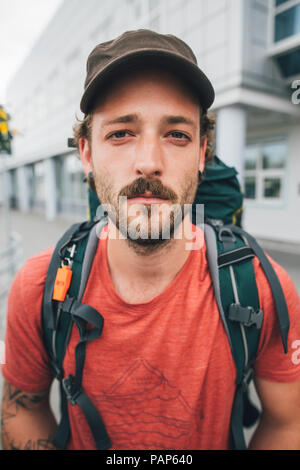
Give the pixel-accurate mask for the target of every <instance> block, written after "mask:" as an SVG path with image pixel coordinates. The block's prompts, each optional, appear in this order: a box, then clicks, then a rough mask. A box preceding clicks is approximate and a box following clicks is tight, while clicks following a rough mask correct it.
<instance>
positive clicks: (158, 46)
mask: <svg viewBox="0 0 300 470" xmlns="http://www.w3.org/2000/svg"><path fill="white" fill-rule="evenodd" d="M143 64H145V65H150V64H151V65H155V66H157V67H159V68H162V69H166V68H167V69H168V70H170V71H171V72H174V73H175V74H176V76H179V77H181V78H182V79H183V80H184V81H186V82H187V84H188V85H189V86H191V87H192V88H193V89H194V90H195V91H196V93H197V94H198V96H199V101H200V104H201V106H202V108H203V109H205V110H207V109H208V108H209V107H210V106H211V105H212V103H213V101H214V97H215V93H214V89H213V86H212V84H211V82H210V81H209V79H208V78H207V76H206V75H205V74H204V72H203V71H202V70H201V69H200V68H199V67H198V65H197V59H196V57H195V55H194V53H193V51H192V49H191V48H190V47H189V46H188V45H187V44H186V43H185V42H184V41H182V40H181V39H179V38H177V37H176V36H173V35H171V34H159V33H156V32H154V31H151V30H148V29H139V30H135V31H127V32H125V33H123V34H122V35H121V36H119V37H117V38H116V39H114V40H112V41H108V42H104V43H102V44H98V45H97V46H96V47H95V48H94V49H93V51H92V52H91V53H90V55H89V57H88V61H87V75H86V80H85V84H84V93H83V96H82V98H81V102H80V109H81V111H82V112H83V113H84V114H88V113H89V112H90V111H91V110H92V108H93V104H94V102H95V97H96V95H98V94H99V93H100V91H101V89H103V87H104V86H107V85H108V86H109V83H111V81H112V80H113V79H114V77H116V76H117V77H120V75H121V74H122V72H123V73H124V72H126V71H128V70H133V71H134V68H135V67H137V66H142V65H143Z"/></svg>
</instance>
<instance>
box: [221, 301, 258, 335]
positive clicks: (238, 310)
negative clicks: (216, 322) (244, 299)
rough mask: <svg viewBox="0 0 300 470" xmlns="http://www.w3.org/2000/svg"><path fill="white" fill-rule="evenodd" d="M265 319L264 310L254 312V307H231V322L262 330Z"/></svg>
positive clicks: (235, 305)
mask: <svg viewBox="0 0 300 470" xmlns="http://www.w3.org/2000/svg"><path fill="white" fill-rule="evenodd" d="M263 318H264V312H263V310H254V308H253V307H242V306H241V305H239V304H231V305H230V306H229V320H232V321H239V322H241V323H243V325H245V326H253V325H255V327H256V328H257V329H258V330H260V329H261V326H262V322H263Z"/></svg>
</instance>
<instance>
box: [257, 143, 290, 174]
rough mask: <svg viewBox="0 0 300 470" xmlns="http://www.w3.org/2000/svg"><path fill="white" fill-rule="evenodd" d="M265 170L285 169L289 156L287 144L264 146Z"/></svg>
mask: <svg viewBox="0 0 300 470" xmlns="http://www.w3.org/2000/svg"><path fill="white" fill-rule="evenodd" d="M262 150H263V169H264V170H269V169H271V168H272V169H274V168H284V167H285V162H286V156H287V143H286V142H274V143H272V144H267V145H264V146H263V149H262Z"/></svg>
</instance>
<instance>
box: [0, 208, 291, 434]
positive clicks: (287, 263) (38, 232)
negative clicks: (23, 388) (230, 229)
mask: <svg viewBox="0 0 300 470" xmlns="http://www.w3.org/2000/svg"><path fill="white" fill-rule="evenodd" d="M80 220H82V218H81V217H79V218H77V219H76V218H58V219H57V220H56V221H55V222H49V221H46V220H45V219H44V217H43V216H41V215H39V214H26V215H25V214H21V213H19V212H16V211H13V212H12V214H11V228H12V230H13V231H16V232H18V233H19V234H21V236H22V246H23V262H24V261H25V260H26V259H28V258H29V257H30V256H32V255H34V254H35V253H37V252H38V251H40V250H42V249H44V248H47V247H49V246H51V245H53V244H55V242H56V241H57V240H58V238H59V237H60V235H61V234H62V233H63V232H64V231H65V230H66V229H67V228H68V227H69V226H70V225H71V224H72V223H74V222H75V221H76V222H77V221H80ZM4 240H5V234H4V227H3V213H2V212H1V208H0V250H1V247H3V243H4ZM268 253H269V254H270V255H271V256H272V257H273V259H274V260H276V261H277V262H278V263H279V264H281V265H282V266H283V267H284V268H285V269H286V271H287V272H288V273H289V274H290V276H291V278H292V279H293V280H294V282H295V285H296V287H297V289H298V292H299V293H300V256H299V255H298V256H295V255H292V254H289V253H284V252H279V251H275V250H268ZM0 266H1V260H0ZM0 315H1V317H3V316H4V312H3V310H0ZM1 325H2V328H1ZM4 325H5V322H4V321H3V318H2V321H1V318H0V340H3V339H4V328H5V327H4ZM1 386H2V380H1V377H0V395H1ZM57 396H58V394H57V384H54V386H53V390H52V394H51V403H52V407H53V410H54V413H55V414H56V415H57V414H58V400H57ZM252 396H253V399H254V401H255V402H256V403H258V400H257V397H256V394H255V392H254V390H253V389H252ZM252 432H253V429H252V430H250V431H247V433H246V435H247V440H249V438H250V437H251V435H252Z"/></svg>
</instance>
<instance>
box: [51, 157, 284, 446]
mask: <svg viewBox="0 0 300 470" xmlns="http://www.w3.org/2000/svg"><path fill="white" fill-rule="evenodd" d="M236 175H237V172H236V170H235V169H234V168H229V167H228V166H226V165H225V164H224V163H223V162H222V161H221V160H220V159H219V158H218V157H214V160H213V162H211V163H209V164H207V165H206V168H205V178H204V181H203V182H202V183H201V184H200V185H199V187H198V190H197V194H196V197H195V201H194V204H193V208H192V209H193V210H192V220H193V221H196V220H197V217H196V215H197V205H196V204H199V203H201V204H203V203H204V204H205V208H204V222H205V224H204V234H205V241H206V250H207V260H208V266H209V269H210V274H211V278H212V283H213V289H214V294H215V298H216V302H217V305H218V309H219V313H220V317H221V320H222V323H223V326H224V329H225V332H226V334H227V338H228V341H229V345H230V348H231V352H232V355H233V359H234V362H235V366H236V391H235V396H234V402H233V407H232V413H231V422H230V447H231V449H237V450H242V449H246V441H245V436H244V427H249V426H252V425H253V424H254V423H255V421H256V420H257V419H258V416H259V411H258V410H257V409H256V408H255V407H254V405H253V404H252V403H251V401H250V399H249V396H248V386H249V384H250V382H251V380H252V378H253V364H254V361H255V358H256V351H257V348H258V344H259V338H260V331H261V327H262V322H263V311H262V310H261V309H260V306H259V298H258V291H257V285H256V280H255V275H254V268H253V262H252V260H253V258H254V257H255V256H256V257H258V259H259V261H260V264H261V267H262V269H263V271H264V273H265V276H266V278H267V279H268V281H269V284H270V288H271V291H272V295H273V299H274V304H275V309H276V314H277V319H278V322H279V326H280V332H281V338H282V344H283V350H284V353H287V336H288V330H289V316H288V310H287V305H286V301H285V297H284V294H283V291H282V287H281V285H280V282H279V280H278V278H277V275H276V273H275V271H274V269H273V267H272V265H271V263H270V261H269V259H268V258H267V256H266V255H265V253H264V252H263V250H262V249H261V247H260V246H259V245H258V243H257V242H256V240H255V239H254V238H253V237H252V236H251V235H249V234H248V233H247V232H245V231H244V230H243V229H242V227H241V215H242V202H243V194H242V192H241V189H240V185H239V183H238V180H237V177H236ZM88 191H89V220H87V221H85V222H82V223H78V224H74V225H72V227H71V228H70V229H69V230H68V231H67V232H66V233H65V234H64V235H63V236H62V237H61V239H60V240H59V241H58V243H57V245H56V247H55V249H54V252H53V254H52V257H51V260H50V263H49V267H48V272H47V277H46V282H45V289H44V296H43V305H42V331H43V341H44V345H45V349H46V351H47V352H48V355H49V360H50V367H51V370H52V373H53V376H54V377H55V378H56V379H57V380H58V381H59V383H60V395H61V420H60V423H59V425H58V429H57V433H56V436H55V439H54V445H55V446H56V447H58V448H60V449H64V448H66V446H67V443H68V440H69V437H70V423H69V416H68V404H69V405H71V406H74V405H79V406H80V407H81V410H82V412H83V413H84V415H85V418H86V420H87V423H88V425H89V427H90V429H91V432H92V435H93V438H94V440H95V445H96V448H97V449H99V450H105V449H109V448H110V447H111V446H112V443H111V441H110V438H109V435H108V433H107V431H106V428H105V424H104V422H103V419H102V417H101V414H100V412H99V411H98V409H97V408H96V407H95V406H94V405H93V403H92V401H91V400H90V399H89V397H88V396H87V395H86V393H85V391H84V390H83V389H82V386H81V382H82V374H83V369H84V361H85V353H86V345H87V342H88V341H92V340H94V339H96V338H99V337H100V336H101V333H102V330H103V326H104V318H103V316H102V315H101V313H99V312H98V311H96V310H95V309H94V308H92V307H90V306H89V305H86V304H82V303H81V299H82V296H83V293H84V290H85V287H86V284H87V281H88V277H89V273H90V269H91V266H92V262H93V258H94V254H95V252H96V249H97V244H98V238H99V237H98V236H99V233H100V232H101V230H102V229H103V228H104V226H105V225H106V224H107V222H108V220H107V214H106V213H105V212H104V211H103V209H102V206H101V204H100V202H99V200H98V197H97V194H96V193H95V192H94V191H92V190H91V189H90V188H89V190H88ZM74 326H76V327H77V328H78V331H79V337H80V340H79V342H78V344H77V346H76V348H75V364H76V366H75V369H76V370H75V376H72V375H68V376H67V377H65V375H64V370H63V359H64V356H65V352H66V348H67V345H68V342H69V339H70V335H71V332H72V328H73V327H74Z"/></svg>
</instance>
